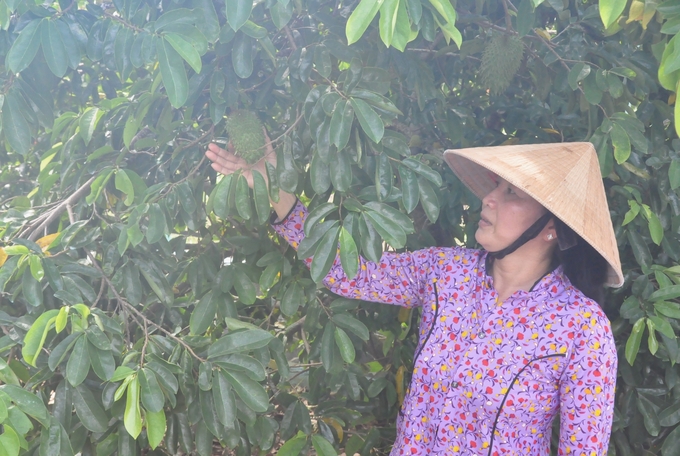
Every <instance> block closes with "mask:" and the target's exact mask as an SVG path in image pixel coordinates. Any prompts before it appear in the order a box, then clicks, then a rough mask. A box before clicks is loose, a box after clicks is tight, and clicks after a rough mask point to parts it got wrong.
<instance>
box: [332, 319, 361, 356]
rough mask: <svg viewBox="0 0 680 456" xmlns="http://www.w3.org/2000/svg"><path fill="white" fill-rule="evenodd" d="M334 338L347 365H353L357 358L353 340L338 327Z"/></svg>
mask: <svg viewBox="0 0 680 456" xmlns="http://www.w3.org/2000/svg"><path fill="white" fill-rule="evenodd" d="M334 336H335V343H336V344H337V345H338V348H339V349H340V356H342V359H343V360H344V361H345V362H346V363H348V364H352V363H353V362H354V357H355V356H356V352H355V351H354V344H352V340H351V339H350V338H349V336H348V335H347V333H346V332H345V331H344V330H343V329H342V328H338V327H336V328H335V335H334Z"/></svg>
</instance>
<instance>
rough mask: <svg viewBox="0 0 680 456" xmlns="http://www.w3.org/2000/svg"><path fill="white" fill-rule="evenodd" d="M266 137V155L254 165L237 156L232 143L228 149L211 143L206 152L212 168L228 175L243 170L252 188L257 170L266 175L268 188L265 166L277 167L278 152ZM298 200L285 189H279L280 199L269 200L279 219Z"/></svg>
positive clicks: (286, 213)
mask: <svg viewBox="0 0 680 456" xmlns="http://www.w3.org/2000/svg"><path fill="white" fill-rule="evenodd" d="M264 137H265V141H266V145H265V148H266V149H265V154H264V157H262V158H261V159H260V161H258V162H257V163H255V164H252V165H249V164H248V163H246V161H245V160H244V159H242V158H241V157H237V156H236V154H235V153H234V147H233V146H232V145H231V143H229V144H228V145H227V148H226V149H222V148H221V147H220V146H218V145H217V144H215V143H210V145H208V150H206V152H205V156H206V157H208V160H210V161H211V162H212V165H211V166H212V168H213V169H214V170H215V171H217V172H218V173H222V174H225V175H227V174H232V173H235V172H237V171H241V173H242V174H243V177H245V178H246V181H247V182H248V186H249V187H250V188H253V173H252V171H253V170H257V171H258V172H259V173H260V174H261V175H262V177H264V181H265V182H266V183H267V188H268V187H269V181H268V180H267V168H266V167H265V163H266V162H269V163H271V164H272V165H274V167H276V152H274V148H273V147H272V143H271V141H270V140H269V136H267V133H265V135H264ZM296 201H297V198H296V197H295V195H292V194H290V193H286V192H284V191H279V201H278V202H274V201H271V200H270V201H269V202H270V203H271V205H272V207H273V208H274V210H275V211H276V214H277V215H278V216H279V220H282V219H283V218H284V217H285V216H286V215H288V213H289V212H290V210H291V209H292V208H293V206H294V205H295V202H296Z"/></svg>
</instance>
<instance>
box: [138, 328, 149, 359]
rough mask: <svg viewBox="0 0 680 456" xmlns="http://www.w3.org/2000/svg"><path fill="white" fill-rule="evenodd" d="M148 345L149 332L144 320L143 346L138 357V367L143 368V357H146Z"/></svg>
mask: <svg viewBox="0 0 680 456" xmlns="http://www.w3.org/2000/svg"><path fill="white" fill-rule="evenodd" d="M148 344H149V331H148V328H147V326H146V320H144V345H142V351H141V353H140V355H139V365H140V367H141V366H144V355H146V346H147V345H148Z"/></svg>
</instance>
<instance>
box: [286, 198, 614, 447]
mask: <svg viewBox="0 0 680 456" xmlns="http://www.w3.org/2000/svg"><path fill="white" fill-rule="evenodd" d="M306 216H307V210H306V208H305V207H304V206H303V205H302V204H301V203H299V202H298V203H297V205H296V206H295V208H294V209H293V210H292V211H291V213H290V214H289V216H288V217H287V218H286V219H285V220H283V221H282V222H281V223H279V224H276V225H275V226H274V227H275V229H276V231H277V232H278V233H279V234H280V235H282V236H283V237H284V238H285V239H286V240H287V241H288V242H289V243H290V244H291V245H292V246H293V247H294V248H297V246H298V245H299V243H300V241H301V240H302V239H303V237H304V232H303V229H302V227H303V224H304V220H305V218H306ZM485 258H486V253H485V252H481V251H477V250H470V249H464V248H430V249H426V250H419V251H416V252H412V253H398V254H395V253H384V254H383V256H382V258H381V260H380V262H379V263H373V262H369V261H366V260H364V259H361V264H360V268H359V273H358V274H357V276H356V277H355V278H353V279H349V278H347V277H346V276H345V274H344V273H343V271H342V267H341V266H340V261H339V259H337V260H336V262H335V264H334V265H333V268H332V269H331V271H330V273H329V274H328V276H327V277H326V278H325V285H326V286H327V287H328V288H329V289H330V290H331V291H332V292H334V293H337V294H339V295H342V296H345V297H348V298H356V299H364V300H369V301H377V302H383V303H389V304H397V305H401V306H407V307H413V306H421V307H422V309H423V310H422V318H421V323H420V331H419V336H420V341H419V348H418V350H417V351H416V354H417V359H416V360H415V367H414V369H413V377H412V380H411V385H410V387H409V390H408V392H407V394H406V397H405V399H404V403H403V406H402V410H401V412H400V416H399V418H398V420H397V439H396V441H395V443H394V447H393V449H392V452H391V455H412V454H417V455H425V454H437V455H457V454H461V455H468V456H471V455H494V456H495V455H498V456H500V455H522V456H539V455H540V456H545V455H548V454H550V435H551V425H552V422H553V418H555V416H556V415H557V413H559V414H560V425H561V430H560V441H559V452H558V454H559V455H569V456H582V455H585V456H600V455H605V454H607V448H608V444H609V435H610V432H611V425H612V416H613V412H614V389H615V385H616V367H617V358H616V347H615V345H614V339H613V337H612V333H611V328H610V324H609V320H608V319H607V317H606V316H605V314H604V313H603V312H602V309H601V308H600V307H599V306H598V305H597V304H596V303H595V302H593V301H592V300H590V299H588V298H586V297H585V296H584V295H583V294H582V293H581V292H580V291H579V290H578V289H576V288H574V287H573V286H572V285H571V283H570V282H569V279H568V278H567V277H566V276H565V275H564V274H563V272H562V268H561V267H558V268H557V269H556V270H554V271H553V272H551V273H549V274H547V275H546V276H545V277H543V278H542V279H541V280H540V281H539V282H538V283H537V284H536V285H535V286H534V287H533V289H532V290H531V291H530V292H525V291H518V292H516V293H515V294H513V295H512V296H510V297H509V298H508V299H506V300H505V301H504V302H500V301H499V300H498V295H497V292H496V290H495V289H494V287H493V279H492V278H491V277H490V276H489V275H487V273H486V268H485ZM305 261H306V262H307V264H309V263H310V262H311V259H307V260H305Z"/></svg>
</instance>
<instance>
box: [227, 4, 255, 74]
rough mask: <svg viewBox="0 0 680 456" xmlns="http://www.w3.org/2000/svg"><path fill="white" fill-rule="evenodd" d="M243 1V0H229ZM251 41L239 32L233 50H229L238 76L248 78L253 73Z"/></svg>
mask: <svg viewBox="0 0 680 456" xmlns="http://www.w3.org/2000/svg"><path fill="white" fill-rule="evenodd" d="M230 1H243V0H230ZM252 54H253V43H252V38H250V37H249V36H248V35H246V34H245V33H242V32H239V33H237V34H236V38H234V43H233V50H232V52H231V64H232V65H233V67H234V72H235V73H236V75H237V76H238V77H239V78H242V79H245V78H249V77H250V75H251V74H253V55H252Z"/></svg>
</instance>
